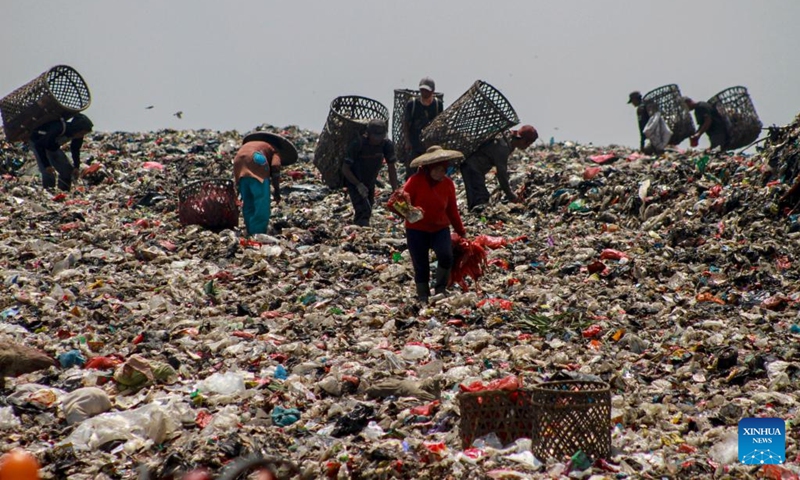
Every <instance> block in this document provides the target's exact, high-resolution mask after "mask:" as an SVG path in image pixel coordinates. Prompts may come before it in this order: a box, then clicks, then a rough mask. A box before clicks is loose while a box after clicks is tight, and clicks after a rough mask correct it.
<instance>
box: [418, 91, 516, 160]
mask: <svg viewBox="0 0 800 480" xmlns="http://www.w3.org/2000/svg"><path fill="white" fill-rule="evenodd" d="M517 123H519V118H518V117H517V112H515V111H514V107H512V106H511V104H510V103H509V102H508V100H507V99H506V97H504V96H503V94H502V93H500V92H499V91H498V90H497V89H496V88H494V87H493V86H491V85H489V84H488V83H486V82H484V81H481V80H478V81H476V82H475V83H474V84H472V86H471V87H470V88H469V90H467V91H466V92H464V94H463V95H461V96H460V97H459V98H458V100H456V101H455V102H453V104H452V105H450V106H449V107H447V108H446V109H445V110H444V111H443V112H442V113H440V114H439V115H438V116H437V117H436V118H434V119H433V121H432V122H431V123H430V124H429V125H428V126H427V127H425V128H424V129H423V130H422V143H423V145H425V147H430V146H432V145H441V146H442V148H446V149H448V150H458V151H459V152H461V153H463V154H464V156H465V157H468V156H469V155H471V154H472V153H473V152H475V150H477V149H478V147H480V145H481V144H482V143H483V142H485V141H487V140H489V139H491V138H492V137H494V136H495V135H497V134H498V133H500V132H502V131H505V130H507V129H509V128H511V127H513V126H514V125H516V124H517Z"/></svg>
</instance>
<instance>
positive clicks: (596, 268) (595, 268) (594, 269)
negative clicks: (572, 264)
mask: <svg viewBox="0 0 800 480" xmlns="http://www.w3.org/2000/svg"><path fill="white" fill-rule="evenodd" d="M586 269H587V270H589V273H600V272H602V271H604V270H605V269H606V264H605V263H603V262H601V261H599V260H598V261H595V262H592V263H590V264H589V265H587V266H586Z"/></svg>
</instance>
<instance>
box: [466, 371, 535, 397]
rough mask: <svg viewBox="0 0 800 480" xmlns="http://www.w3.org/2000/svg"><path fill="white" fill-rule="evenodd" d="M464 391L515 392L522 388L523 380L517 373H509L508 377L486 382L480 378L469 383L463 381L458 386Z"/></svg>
mask: <svg viewBox="0 0 800 480" xmlns="http://www.w3.org/2000/svg"><path fill="white" fill-rule="evenodd" d="M458 388H459V389H460V390H461V391H462V392H467V393H471V392H484V391H487V390H505V391H507V392H515V391H517V390H519V389H520V388H522V381H521V380H520V379H519V378H517V376H516V375H509V376H507V377H503V378H498V379H497V380H492V381H491V382H489V383H486V384H484V383H483V382H482V381H480V380H476V381H474V382H472V383H470V384H469V385H464V384H463V383H462V384H460V385H459V386H458Z"/></svg>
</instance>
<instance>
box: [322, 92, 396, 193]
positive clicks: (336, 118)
mask: <svg viewBox="0 0 800 480" xmlns="http://www.w3.org/2000/svg"><path fill="white" fill-rule="evenodd" d="M374 118H378V119H381V120H383V121H385V122H387V123H388V122H389V110H387V108H386V107H385V106H383V104H381V103H380V102H378V101H375V100H372V99H369V98H365V97H358V96H346V97H336V98H335V99H334V100H333V102H331V109H330V112H329V113H328V119H327V120H326V121H325V127H324V128H323V129H322V132H320V134H319V139H318V140H317V148H316V149H315V150H314V165H315V166H316V167H317V170H319V173H320V174H322V180H323V181H324V182H325V185H327V186H328V187H330V188H341V187H342V186H344V175H342V164H343V163H344V155H345V152H346V151H347V146H348V145H349V144H350V142H351V141H353V139H354V138H356V137H357V136H358V135H361V134H362V133H364V131H365V130H366V127H367V123H369V121H370V120H372V119H374Z"/></svg>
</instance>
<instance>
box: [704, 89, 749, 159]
mask: <svg viewBox="0 0 800 480" xmlns="http://www.w3.org/2000/svg"><path fill="white" fill-rule="evenodd" d="M708 103H710V104H711V106H713V107H715V108H716V109H717V110H718V111H719V113H720V114H721V115H722V117H723V118H725V122H726V128H727V129H728V144H727V145H725V147H724V148H726V149H727V150H733V149H735V148H742V147H745V146H747V145H749V144H751V143H752V142H754V141H755V140H756V139H757V138H758V136H759V135H760V134H761V127H762V124H761V120H760V119H759V118H758V114H757V113H756V107H755V106H754V105H753V101H752V100H751V99H750V95H749V94H748V93H747V89H746V88H745V87H731V88H728V89H725V90H723V91H721V92H719V93H718V94H716V95H714V96H713V97H711V98H710V99H709V100H708Z"/></svg>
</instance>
